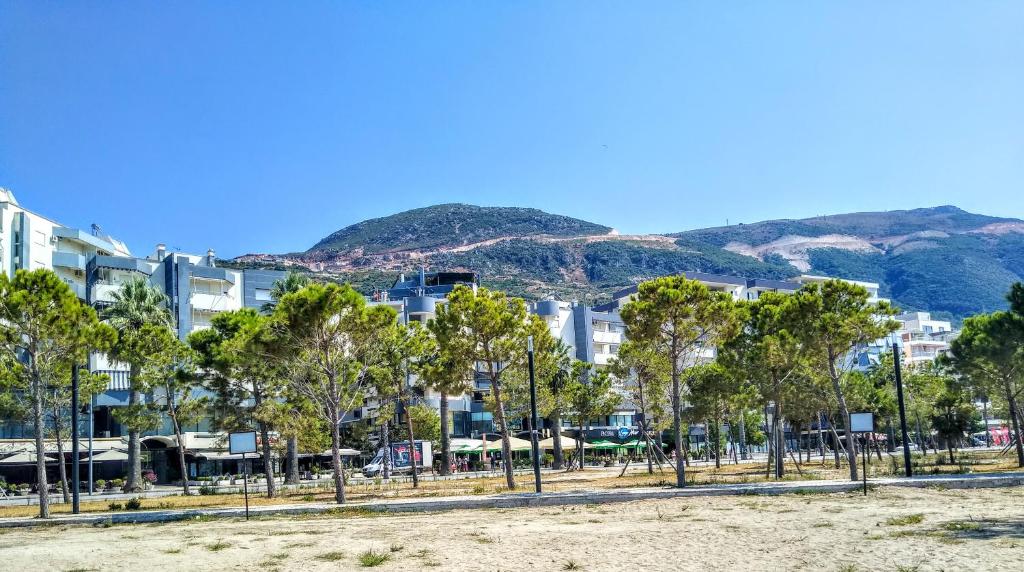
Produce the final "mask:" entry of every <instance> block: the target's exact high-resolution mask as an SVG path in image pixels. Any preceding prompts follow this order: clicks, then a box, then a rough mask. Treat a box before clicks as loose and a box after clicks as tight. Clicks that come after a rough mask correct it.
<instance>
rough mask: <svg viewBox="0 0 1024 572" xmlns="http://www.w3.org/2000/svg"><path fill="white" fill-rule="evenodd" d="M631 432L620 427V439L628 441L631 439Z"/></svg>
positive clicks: (626, 428)
mask: <svg viewBox="0 0 1024 572" xmlns="http://www.w3.org/2000/svg"><path fill="white" fill-rule="evenodd" d="M630 432H631V430H630V428H629V427H619V439H626V438H628V437H629V434H630Z"/></svg>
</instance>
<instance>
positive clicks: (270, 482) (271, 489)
mask: <svg viewBox="0 0 1024 572" xmlns="http://www.w3.org/2000/svg"><path fill="white" fill-rule="evenodd" d="M259 427H260V440H261V441H263V442H262V443H261V444H260V445H261V447H260V448H261V449H263V451H262V452H263V471H264V473H265V474H266V477H267V498H271V499H272V498H274V496H275V495H276V494H277V483H276V482H275V481H274V457H273V452H272V451H271V448H270V427H269V425H267V423H266V422H264V421H260V422H259Z"/></svg>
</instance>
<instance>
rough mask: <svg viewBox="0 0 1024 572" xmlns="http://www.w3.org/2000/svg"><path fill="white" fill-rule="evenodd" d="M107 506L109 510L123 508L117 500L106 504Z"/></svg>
mask: <svg viewBox="0 0 1024 572" xmlns="http://www.w3.org/2000/svg"><path fill="white" fill-rule="evenodd" d="M107 508H109V509H110V510H122V509H124V505H123V504H121V503H119V502H112V503H110V504H108V505H107Z"/></svg>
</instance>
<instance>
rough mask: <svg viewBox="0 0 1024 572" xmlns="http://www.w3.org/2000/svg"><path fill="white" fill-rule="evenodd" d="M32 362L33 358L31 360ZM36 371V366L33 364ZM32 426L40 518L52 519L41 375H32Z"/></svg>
mask: <svg viewBox="0 0 1024 572" xmlns="http://www.w3.org/2000/svg"><path fill="white" fill-rule="evenodd" d="M29 359H30V360H32V358H31V357H30V358H29ZM32 368H33V370H35V364H34V363H33V364H32ZM32 395H33V397H34V399H33V400H32V425H33V428H34V429H35V433H36V487H37V488H38V489H39V518H50V492H49V490H48V487H49V486H50V485H49V483H47V482H46V443H45V441H44V439H43V434H44V431H45V430H46V424H45V423H44V422H43V380H42V379H40V377H39V374H38V373H37V372H35V371H33V374H32Z"/></svg>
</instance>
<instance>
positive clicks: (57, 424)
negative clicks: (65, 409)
mask: <svg viewBox="0 0 1024 572" xmlns="http://www.w3.org/2000/svg"><path fill="white" fill-rule="evenodd" d="M60 430H61V418H60V407H58V406H57V403H56V396H54V404H53V435H54V437H56V440H57V475H58V476H59V477H60V491H61V493H62V495H63V496H64V504H68V503H70V502H71V494H70V492H69V490H68V469H67V466H66V465H65V463H64V444H63V443H61V431H60Z"/></svg>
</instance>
